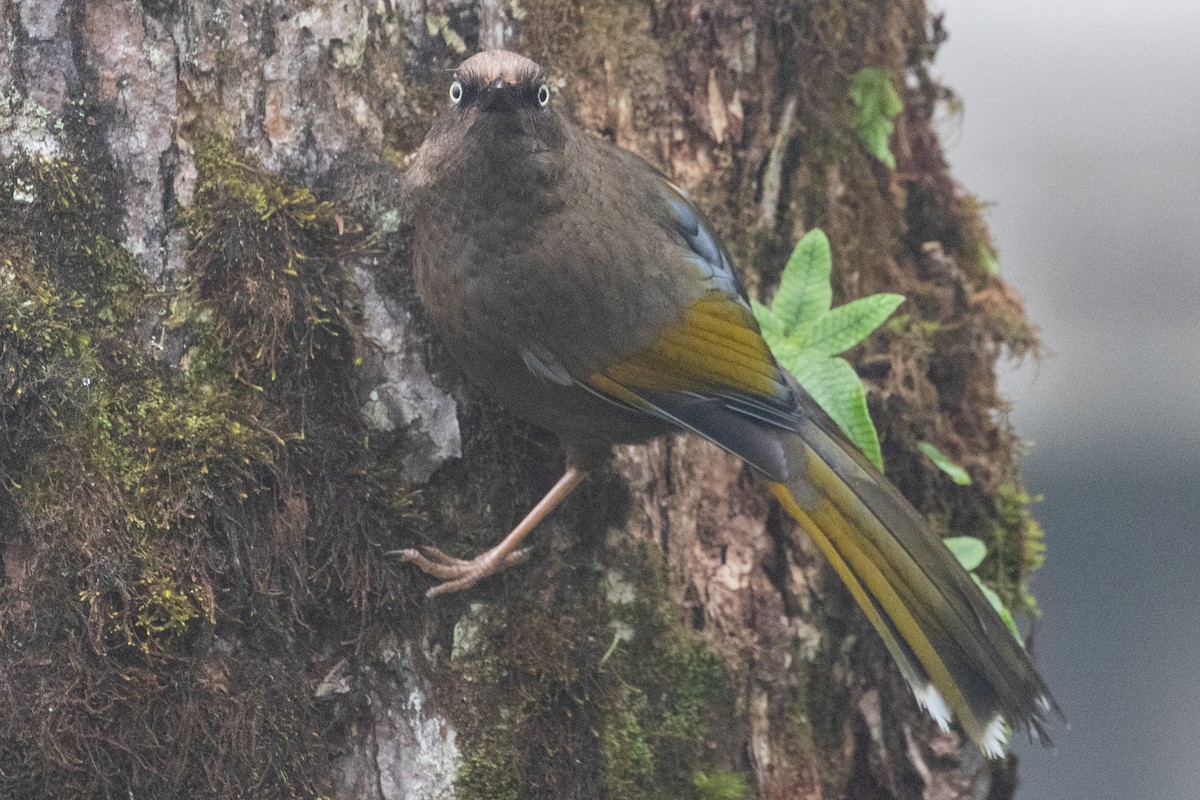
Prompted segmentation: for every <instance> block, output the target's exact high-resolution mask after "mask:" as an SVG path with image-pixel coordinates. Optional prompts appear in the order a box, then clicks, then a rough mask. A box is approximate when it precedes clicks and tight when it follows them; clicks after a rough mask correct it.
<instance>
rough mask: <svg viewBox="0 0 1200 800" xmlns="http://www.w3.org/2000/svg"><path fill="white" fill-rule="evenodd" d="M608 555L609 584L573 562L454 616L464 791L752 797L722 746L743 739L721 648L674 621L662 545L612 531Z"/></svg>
mask: <svg viewBox="0 0 1200 800" xmlns="http://www.w3.org/2000/svg"><path fill="white" fill-rule="evenodd" d="M605 561H606V562H608V564H609V572H608V574H607V578H604V579H603V581H602V578H601V576H600V575H598V574H597V573H595V572H591V573H583V574H581V573H579V572H575V574H574V575H573V576H572V583H571V585H570V586H566V585H560V586H556V587H553V588H551V589H549V590H547V591H545V593H544V594H542V591H541V590H539V591H537V592H533V593H530V592H526V593H525V594H524V595H523V596H522V597H521V598H518V597H515V596H513V597H506V598H505V600H504V603H503V604H498V605H497V606H496V607H494V608H490V609H484V608H483V607H476V608H474V609H473V610H472V612H471V613H470V614H469V615H468V617H466V618H464V620H460V622H459V632H460V635H459V636H458V637H456V641H457V642H458V646H457V647H456V648H455V655H454V657H453V658H452V660H451V662H450V668H451V669H453V670H455V671H456V675H455V677H454V679H453V680H452V681H451V682H450V685H452V686H454V687H455V691H456V692H460V691H461V690H462V689H463V688H464V687H465V688H466V690H467V694H466V696H465V697H460V698H457V700H458V702H457V703H456V704H455V706H456V707H457V709H458V710H457V712H456V717H458V722H459V723H460V732H461V734H462V735H461V738H460V742H461V743H462V744H463V745H464V761H463V766H462V769H461V770H460V772H459V775H458V779H457V782H456V790H457V792H458V796H459V797H461V798H466V799H467V800H471V799H473V798H493V797H515V796H519V797H522V798H529V797H534V798H540V797H546V798H551V797H561V796H563V795H562V793H563V792H565V791H567V790H568V789H569V788H570V787H575V788H576V789H578V787H585V788H586V789H587V792H588V793H587V794H586V796H590V797H599V798H612V800H642V799H645V800H650V799H651V798H653V799H654V800H664V799H665V800H698V799H699V798H710V797H726V796H729V797H748V796H749V794H748V792H747V791H746V790H745V781H744V779H742V778H741V777H740V776H738V775H737V774H736V773H735V772H734V767H735V766H744V765H741V764H740V763H739V754H738V753H736V752H735V750H736V748H734V747H728V746H727V743H728V742H731V741H740V739H739V738H738V737H739V734H738V732H737V731H734V730H731V729H730V728H731V725H730V720H733V719H737V714H736V709H735V705H736V699H735V698H736V693H735V692H734V691H733V687H732V686H731V684H730V681H729V676H728V671H727V669H726V667H725V665H724V662H723V661H722V660H721V658H720V657H719V656H718V655H717V654H716V653H715V652H713V651H712V650H711V649H710V648H709V647H708V646H707V645H706V644H705V643H704V641H703V640H702V639H701V638H700V637H699V636H698V635H697V634H695V633H694V632H692V631H690V630H689V629H687V628H686V626H685V625H683V624H682V623H681V621H680V620H679V619H678V617H677V605H676V604H675V603H674V602H673V601H672V599H671V591H670V578H669V576H668V572H667V570H666V567H665V564H664V563H663V560H662V556H661V553H659V552H658V551H657V550H655V549H654V548H653V547H650V546H647V545H644V544H635V543H632V542H629V541H626V540H624V539H623V538H616V536H615V535H614V536H613V537H610V541H609V544H608V548H607V552H606V554H605ZM524 580H526V581H528V580H529V578H528V577H526V578H524ZM605 582H607V584H608V589H609V591H607V592H606V591H605ZM617 584H620V585H625V586H627V587H628V591H615V592H614V591H613V587H614V585H617ZM530 594H542V596H541V597H538V598H537V599H533V598H531V597H530V596H529V595H530ZM497 719H499V720H502V721H503V722H502V725H501V726H497V725H496V724H495V721H496V720H497ZM732 727H736V725H735V726H732ZM731 786H739V787H741V793H740V794H729V792H730V791H733V789H730V787H731ZM721 792H725V794H722V793H721Z"/></svg>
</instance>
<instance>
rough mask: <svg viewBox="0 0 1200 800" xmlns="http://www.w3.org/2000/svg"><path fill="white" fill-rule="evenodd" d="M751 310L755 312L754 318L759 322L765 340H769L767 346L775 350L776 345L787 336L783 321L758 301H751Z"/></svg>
mask: <svg viewBox="0 0 1200 800" xmlns="http://www.w3.org/2000/svg"><path fill="white" fill-rule="evenodd" d="M750 309H751V310H752V311H753V312H754V318H755V319H757V320H758V327H759V328H760V329H761V330H762V335H763V338H764V339H766V340H767V344H769V345H770V346H771V349H772V350H774V349H775V343H776V342H782V341H783V338H784V335H785V334H786V330H785V329H784V324H783V320H781V319H780V318H779V315H778V314H776V313H775V312H774V311H772V310H771V309H769V308H767V307H766V306H764V305H763V304H762V303H760V302H758V301H757V300H751V301H750Z"/></svg>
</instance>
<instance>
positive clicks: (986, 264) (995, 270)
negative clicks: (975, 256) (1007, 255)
mask: <svg viewBox="0 0 1200 800" xmlns="http://www.w3.org/2000/svg"><path fill="white" fill-rule="evenodd" d="M979 265H980V266H981V267H983V268H984V269H985V270H987V271H988V273H989V274H991V275H999V274H1000V261H999V260H998V259H997V258H996V251H995V250H993V249H992V248H990V247H988V246H987V245H986V244H981V245H979Z"/></svg>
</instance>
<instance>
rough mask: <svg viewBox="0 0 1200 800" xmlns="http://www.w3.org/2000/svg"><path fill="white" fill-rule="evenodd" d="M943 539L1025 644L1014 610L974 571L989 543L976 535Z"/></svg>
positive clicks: (1016, 635)
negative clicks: (1009, 608)
mask: <svg viewBox="0 0 1200 800" xmlns="http://www.w3.org/2000/svg"><path fill="white" fill-rule="evenodd" d="M942 541H943V542H945V544H946V547H948V548H949V549H950V552H951V553H953V554H954V557H955V558H957V559H958V563H959V564H962V567H963V569H965V570H966V571H967V572H970V573H971V577H972V578H974V579H975V583H976V585H978V586H979V589H980V591H982V592H983V596H984V597H986V598H987V599H988V602H989V603H991V604H992V608H994V609H996V613H997V614H999V615H1000V619H1002V620H1004V624H1005V625H1006V626H1008V629H1009V630H1010V631H1012V635H1013V636H1015V637H1017V641H1018V642H1020V643H1021V644H1022V645H1024V644H1025V640H1024V639H1023V638H1022V637H1021V631H1020V630H1018V629H1017V622H1016V620H1014V619H1013V615H1012V612H1011V611H1009V610H1008V608H1006V607H1005V605H1004V601H1003V600H1001V599H1000V595H998V594H996V593H995V592H994V591H992V589H991V587H990V586H987V585H986V584H984V582H983V581H981V580H979V576H978V575H976V574H975V573H974V572H973V570H975V569H976V568H977V567H978V566H979V565H980V564H982V563H983V559H985V558H986V557H987V545H985V544H984V543H983V542H982V541H981V540H979V539H976V538H975V537H974V536H950V537H947V538H945V539H943V540H942Z"/></svg>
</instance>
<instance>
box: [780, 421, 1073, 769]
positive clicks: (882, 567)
mask: <svg viewBox="0 0 1200 800" xmlns="http://www.w3.org/2000/svg"><path fill="white" fill-rule="evenodd" d="M802 428H803V429H802V430H799V431H781V432H780V437H781V441H782V443H783V446H784V450H785V453H786V458H787V462H788V473H789V476H790V477H789V478H788V479H787V480H786V481H772V482H771V491H772V493H773V494H774V495H775V497H776V498H777V499H778V500H779V502H780V503H781V504H782V506H783V508H784V510H786V511H787V513H788V514H789V515H791V516H792V517H793V518H795V520H796V521H797V522H798V523H799V524H800V526H801V528H803V529H804V530H805V531H806V532H807V533H808V534H809V535H810V536H811V537H812V539H813V541H814V542H815V543H816V544H817V546H818V547H819V548H820V550H821V551H822V553H824V555H825V556H826V558H828V559H829V562H830V564H832V565H833V568H834V570H835V571H836V572H837V574H838V575H839V577H841V579H842V580H843V581H844V582H845V584H846V587H847V588H848V589H849V590H850V594H851V595H852V596H853V597H854V599H855V601H856V602H857V603H858V605H859V606H861V607H862V610H863V612H864V613H865V614H866V615H867V618H868V619H869V620H870V622H871V624H872V626H873V627H874V628H875V630H876V631H878V633H879V635H880V636H881V637H882V638H883V641H884V643H885V645H886V646H887V649H888V651H889V652H890V653H891V655H892V657H893V658H894V659H895V661H896V663H897V664H898V665H899V666H900V669H901V672H902V674H903V675H904V677H905V679H906V680H907V681H908V682H909V683H910V684H911V685H912V687H913V691H914V692H915V693H916V695H917V699H918V700H919V701H920V702H921V704H922V705H923V706H925V707H926V708H927V709H928V710H929V711H930V713H931V714H932V715H933V717H934V718H935V719H936V720H937V721H938V723H939V724H940V725H942V726H943V727H945V726H946V725H947V724H948V721H949V716H950V713H951V712H952V713H953V715H954V716H955V717H956V718H957V719H958V720H959V721H960V723H961V724H962V726H963V728H964V730H965V731H966V733H967V734H968V735H969V736H970V737H971V739H973V740H974V741H975V742H976V743H977V744H978V745H979V746H980V748H981V749H983V750H984V752H985V753H987V754H988V755H991V756H998V755H1000V754H1002V752H1003V748H1004V741H1005V737H1006V735H1007V727H1008V726H1012V727H1017V728H1026V729H1029V730H1030V731H1031V732H1033V733H1035V734H1036V735H1038V736H1039V738H1042V739H1043V740H1044V741H1048V740H1047V739H1046V736H1045V730H1044V724H1045V717H1046V714H1047V712H1048V711H1050V710H1051V709H1053V708H1054V706H1053V700H1051V699H1050V695H1049V692H1048V691H1047V689H1046V687H1045V685H1044V684H1043V682H1042V680H1041V678H1040V677H1039V676H1038V674H1037V671H1036V670H1035V669H1034V667H1033V664H1032V662H1031V661H1030V659H1029V657H1028V655H1027V654H1026V652H1025V650H1024V649H1023V648H1022V647H1021V645H1020V644H1019V643H1018V642H1017V641H1016V639H1015V637H1013V636H1012V634H1011V633H1010V632H1009V631H1008V630H1007V628H1006V627H1005V626H1004V624H1003V622H1002V621H1001V620H1000V618H999V616H998V615H997V614H996V612H995V610H993V609H992V608H991V606H990V604H989V603H988V602H987V600H986V599H985V598H984V597H983V595H982V593H981V592H980V591H979V588H978V587H977V586H976V585H975V583H974V581H973V580H972V579H971V577H970V576H969V575H968V574H967V573H966V571H965V570H963V568H962V567H961V566H960V565H959V564H958V562H957V561H956V560H955V558H954V557H953V555H952V554H951V553H950V552H949V551H948V550H947V549H946V547H945V546H944V545H943V544H942V543H941V541H939V540H938V539H937V538H936V537H935V536H934V535H933V534H932V533H931V532H930V531H929V529H928V527H927V526H926V525H925V523H924V522H923V521H922V520H921V518H920V517H919V515H918V514H917V512H916V511H915V510H914V509H913V508H912V506H911V505H909V504H908V502H907V501H906V500H905V499H904V498H903V497H902V496H901V495H900V493H899V492H898V491H896V490H895V488H894V487H892V485H891V484H890V483H889V482H887V480H886V479H885V478H883V476H882V475H881V474H880V473H879V472H878V470H876V469H875V467H874V466H873V465H872V464H871V463H870V462H869V461H867V460H866V459H865V458H864V457H863V456H862V454H861V453H859V452H858V451H857V450H856V449H854V448H853V445H850V444H849V443H848V442H846V441H845V439H844V437H841V436H840V435H839V434H837V433H836V432H834V431H832V430H830V429H827V428H826V426H824V425H820V424H818V422H817V421H814V420H811V419H810V420H807V421H806V422H805V423H804V424H803V426H802Z"/></svg>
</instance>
